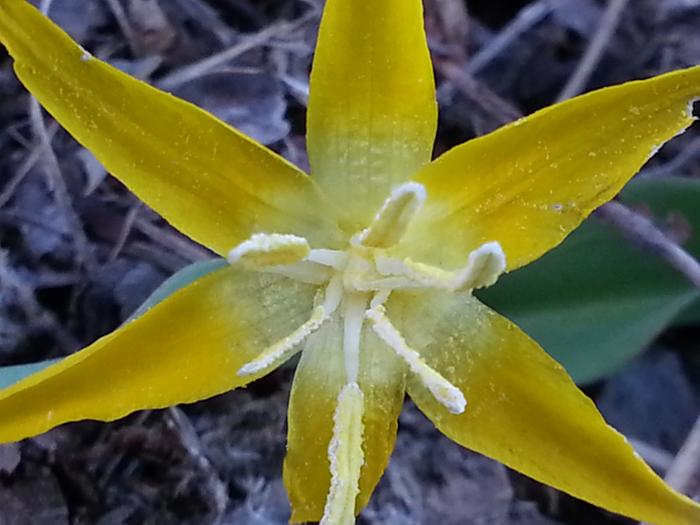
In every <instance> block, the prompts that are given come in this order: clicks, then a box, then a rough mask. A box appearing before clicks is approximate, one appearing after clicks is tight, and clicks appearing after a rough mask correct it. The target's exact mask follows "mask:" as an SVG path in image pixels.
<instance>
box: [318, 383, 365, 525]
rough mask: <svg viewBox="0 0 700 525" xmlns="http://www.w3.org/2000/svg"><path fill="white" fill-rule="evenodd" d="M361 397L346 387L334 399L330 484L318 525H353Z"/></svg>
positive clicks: (355, 387)
mask: <svg viewBox="0 0 700 525" xmlns="http://www.w3.org/2000/svg"><path fill="white" fill-rule="evenodd" d="M363 412H364V395H363V394H362V390H360V387H359V385H358V384H357V383H355V382H351V383H348V384H346V385H345V386H344V387H343V389H342V390H341V391H340V394H339V395H338V404H337V406H336V409H335V414H334V415H333V421H334V425H333V437H332V439H331V442H330V444H329V445H328V460H329V462H330V467H331V484H330V487H329V489H328V496H327V497H326V506H325V508H324V509H323V517H322V518H321V523H320V525H350V524H352V523H354V522H355V500H356V499H357V495H358V494H359V492H360V473H361V471H362V465H363V463H364V453H363V452H362V434H363V432H364V428H363V425H362V415H363Z"/></svg>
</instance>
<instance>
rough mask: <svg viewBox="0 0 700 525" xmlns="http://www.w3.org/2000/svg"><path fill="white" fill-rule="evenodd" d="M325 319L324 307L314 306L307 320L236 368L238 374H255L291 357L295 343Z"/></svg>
mask: <svg viewBox="0 0 700 525" xmlns="http://www.w3.org/2000/svg"><path fill="white" fill-rule="evenodd" d="M327 319H328V314H327V313H326V309H325V308H324V307H323V306H317V307H316V308H314V311H313V313H312V314H311V318H310V319H309V320H308V321H306V322H305V323H304V324H303V325H301V326H300V327H299V328H297V329H296V330H294V331H293V332H292V333H291V334H289V335H288V336H287V337H285V338H283V339H280V340H279V341H277V342H276V343H274V344H273V345H271V346H268V347H267V348H266V349H265V350H263V351H262V353H261V354H260V355H259V356H258V357H256V358H255V359H254V360H253V361H250V362H249V363H246V364H245V365H243V366H242V367H241V368H240V370H238V375H239V376H248V375H253V374H257V373H258V372H260V371H262V370H264V369H266V368H268V367H269V366H271V365H273V364H275V363H280V364H281V362H282V361H285V360H287V359H288V358H290V357H291V355H290V352H291V351H292V350H294V348H296V347H297V345H299V344H301V343H302V342H303V341H304V339H306V338H307V337H309V336H310V335H311V334H312V333H314V332H315V331H316V330H318V329H319V328H320V327H321V325H322V324H323V323H324V322H325V321H326V320H327Z"/></svg>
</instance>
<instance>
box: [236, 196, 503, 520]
mask: <svg viewBox="0 0 700 525" xmlns="http://www.w3.org/2000/svg"><path fill="white" fill-rule="evenodd" d="M425 196H426V195H425V189H424V187H423V186H422V185H420V184H418V183H414V182H410V183H406V184H404V185H402V186H400V187H398V188H396V189H395V190H394V191H393V192H392V193H391V195H390V196H389V198H388V199H387V200H386V201H385V203H384V205H383V206H382V208H381V210H380V211H379V212H378V213H377V214H376V216H375V218H374V220H373V222H372V224H371V225H370V226H369V227H368V228H366V229H365V230H362V231H361V232H359V233H358V234H356V235H355V236H353V237H352V239H351V240H350V243H349V247H348V249H347V250H346V251H340V250H329V249H312V248H311V247H310V246H309V244H308V242H307V241H306V239H304V238H302V237H297V236H295V235H289V234H256V235H253V236H252V237H251V238H250V239H248V240H247V241H245V242H243V243H241V244H239V245H238V246H236V247H235V248H234V249H233V250H231V252H230V253H229V257H228V260H229V262H230V263H231V264H233V265H240V266H242V267H244V268H247V269H251V270H256V271H261V272H271V273H275V274H279V275H283V276H286V277H289V278H292V279H296V280H299V281H302V282H305V283H310V284H314V285H319V286H320V287H323V288H319V290H320V291H319V293H318V294H317V298H316V304H315V307H314V309H313V311H312V313H311V317H310V318H309V320H308V321H306V322H305V323H303V324H302V325H301V326H299V328H297V329H296V330H294V332H292V333H291V334H289V335H288V336H286V337H284V338H283V339H281V340H279V341H277V342H275V343H274V344H272V345H271V346H270V347H268V348H266V349H264V350H263V351H262V352H261V354H260V355H259V356H258V357H257V358H256V359H255V360H253V361H251V362H249V363H247V364H246V365H244V366H243V367H242V368H241V369H240V370H238V374H239V375H253V374H258V373H264V372H267V371H269V370H271V369H273V368H275V367H276V366H279V365H280V364H281V363H282V362H284V361H286V360H287V359H289V358H290V357H291V356H292V355H293V354H294V353H295V352H296V351H298V350H300V349H301V347H302V343H303V342H304V341H305V340H306V339H307V338H308V337H309V336H310V335H311V334H313V333H314V332H315V331H317V330H318V329H319V328H321V326H323V324H324V323H325V322H326V321H328V320H329V319H331V318H332V317H333V316H339V317H340V319H341V320H342V322H343V356H344V362H345V373H346V384H345V386H344V387H343V388H342V389H341V392H340V394H339V396H338V403H337V408H336V412H335V417H334V421H335V424H334V431H333V439H332V441H331V444H330V446H329V450H328V454H329V459H330V464H331V471H332V479H331V488H330V491H329V494H328V499H327V501H326V508H325V512H324V519H323V520H322V522H321V523H322V524H323V523H328V524H331V523H333V524H335V523H346V522H347V523H351V522H352V518H354V501H355V497H356V496H357V492H358V490H359V488H358V482H359V475H360V468H361V466H362V449H361V446H360V445H361V440H362V414H363V408H362V406H363V402H364V401H363V399H364V398H363V394H362V391H361V389H360V387H359V385H358V374H359V363H360V341H361V335H362V330H363V327H364V325H365V322H367V323H368V324H369V325H370V326H371V328H372V330H374V332H375V333H376V334H377V336H378V337H379V338H380V339H381V340H382V341H383V342H384V343H386V344H387V346H389V347H390V348H391V349H393V351H394V352H395V353H396V355H397V356H398V357H399V358H401V359H402V360H403V361H404V362H405V363H406V364H407V365H408V368H409V370H410V371H411V373H413V374H415V375H416V376H417V377H418V378H419V379H420V381H422V382H423V384H424V385H425V387H426V388H427V389H428V390H429V391H430V392H431V393H432V395H433V396H434V397H435V399H436V400H437V401H438V402H440V403H441V404H442V405H443V406H445V408H446V409H447V410H448V411H450V412H451V413H453V414H460V413H462V412H463V411H464V410H465V407H466V404H467V401H466V399H465V398H464V395H463V393H462V392H461V391H460V390H459V389H458V388H457V387H456V386H455V385H453V384H452V383H450V382H449V381H448V380H447V379H446V378H445V377H444V376H442V375H441V374H440V373H439V372H438V371H436V370H435V369H433V368H432V367H430V365H429V364H428V363H426V361H425V360H424V359H423V358H422V357H421V355H420V354H419V353H418V352H417V351H415V350H414V349H412V348H411V347H410V346H409V345H408V343H407V342H406V340H405V339H404V337H403V336H402V335H401V333H400V331H399V330H398V329H397V328H396V327H395V326H394V325H393V324H392V322H391V321H390V319H389V317H388V315H387V311H386V307H385V303H386V302H387V300H388V299H389V297H390V295H391V293H392V292H393V291H395V290H402V289H421V288H422V289H425V288H432V289H442V290H446V291H462V290H465V291H470V290H473V289H475V288H480V287H484V286H489V285H491V284H493V283H494V282H495V281H496V279H497V278H498V276H499V275H500V274H501V273H503V271H504V270H505V255H504V254H503V251H502V250H501V247H500V245H499V244H498V243H497V242H488V243H485V244H483V245H481V246H480V247H479V248H477V249H476V250H474V251H472V252H471V253H469V254H468V256H467V262H466V265H465V266H464V267H463V268H462V269H459V270H457V271H447V270H444V269H441V268H437V267H434V266H430V265H427V264H423V263H420V262H416V261H412V260H411V259H396V258H392V257H390V256H388V255H387V249H388V248H391V247H392V246H394V245H396V244H397V243H398V242H399V241H400V240H401V238H402V237H403V235H404V233H405V232H406V229H407V228H408V225H409V223H410V221H411V219H413V218H414V217H415V215H416V214H417V213H418V211H419V210H420V208H421V206H422V205H423V202H424V200H425ZM321 290H322V291H321ZM358 440H359V444H358ZM358 450H359V452H358ZM357 454H359V462H358V461H357ZM348 516H349V518H348Z"/></svg>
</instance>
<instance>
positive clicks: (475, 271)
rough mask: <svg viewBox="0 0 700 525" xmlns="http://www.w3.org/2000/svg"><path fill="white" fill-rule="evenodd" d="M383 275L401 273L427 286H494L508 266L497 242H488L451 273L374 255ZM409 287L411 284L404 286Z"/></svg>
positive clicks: (378, 268)
mask: <svg viewBox="0 0 700 525" xmlns="http://www.w3.org/2000/svg"><path fill="white" fill-rule="evenodd" d="M375 266H376V268H377V271H378V272H379V273H380V274H381V275H385V276H394V277H398V276H402V277H405V278H407V279H409V280H411V281H413V283H414V287H415V286H416V285H417V286H419V287H424V288H442V289H445V290H450V291H456V290H473V289H475V288H483V287H485V286H491V285H492V284H494V283H495V282H496V280H498V277H499V276H500V275H501V274H502V273H503V272H504V271H505V269H506V256H505V253H503V249H502V248H501V245H500V244H499V243H498V242H495V241H493V242H487V243H484V244H482V245H481V246H479V247H478V248H477V249H476V250H474V251H472V252H471V253H470V254H469V257H468V258H467V264H466V265H465V266H464V268H463V269H461V270H458V271H456V272H449V271H447V270H443V269H442V268H437V267H435V266H430V265H428V264H423V263H420V262H415V261H412V260H411V259H404V260H397V259H392V258H390V257H386V256H384V255H378V256H376V257H375ZM404 287H406V288H410V287H411V286H404Z"/></svg>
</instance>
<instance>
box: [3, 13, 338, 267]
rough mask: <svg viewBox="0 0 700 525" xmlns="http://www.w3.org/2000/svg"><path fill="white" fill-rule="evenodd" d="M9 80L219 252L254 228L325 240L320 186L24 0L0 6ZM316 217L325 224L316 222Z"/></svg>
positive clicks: (182, 226)
mask: <svg viewBox="0 0 700 525" xmlns="http://www.w3.org/2000/svg"><path fill="white" fill-rule="evenodd" d="M0 42H1V43H2V44H4V45H5V46H6V47H7V48H8V50H9V52H10V54H11V56H12V57H13V58H14V60H15V63H14V67H15V71H16V73H17V76H18V77H19V79H20V80H21V81H22V83H24V85H25V86H26V87H27V88H28V89H29V91H31V92H32V94H33V95H34V96H35V97H36V98H37V99H38V100H39V102H41V104H42V105H43V106H44V107H45V108H46V109H47V110H48V111H49V112H50V113H51V114H52V115H53V116H54V117H55V118H56V120H57V121H58V122H59V123H60V124H61V125H62V126H63V127H65V128H66V129H67V130H68V131H69V132H70V133H71V134H72V135H73V136H74V137H75V138H76V139H77V140H78V141H79V142H80V143H81V144H83V146H85V147H86V148H88V149H89V150H90V151H92V152H93V153H94V154H95V156H96V157H97V158H98V159H99V160H100V161H101V162H102V163H103V164H104V166H105V167H106V168H107V169H108V170H109V171H110V172H111V173H112V174H113V175H114V176H115V177H117V178H118V179H119V180H121V181H122V182H123V183H124V184H126V185H127V186H128V187H129V188H130V189H131V190H132V191H134V193H136V194H137V195H138V196H139V197H140V198H141V199H143V200H144V201H145V202H146V203H147V204H148V205H149V206H151V207H153V208H154V209H155V210H156V211H157V212H158V213H160V214H162V215H163V217H165V219H167V220H168V221H169V222H171V223H172V224H173V225H174V226H175V227H176V228H178V229H180V230H181V231H182V232H184V233H186V234H187V235H189V236H190V237H192V238H193V239H194V240H196V241H198V242H201V243H202V244H204V245H206V246H208V247H209V248H211V249H213V250H214V251H216V252H217V253H218V254H220V255H224V256H225V255H226V253H227V252H228V250H230V249H231V248H233V247H234V246H235V245H236V244H238V243H239V242H240V241H242V240H244V239H246V238H248V237H249V236H250V235H251V234H252V233H254V232H257V231H267V232H277V233H288V232H293V233H297V234H299V235H303V236H304V237H306V238H307V239H308V240H309V242H311V243H312V244H313V245H321V244H325V245H328V244H332V243H331V242H330V240H328V239H327V238H326V236H325V235H324V232H323V230H324V229H325V230H328V231H333V229H334V226H332V222H330V223H328V224H327V223H326V222H328V221H329V220H330V218H332V213H330V212H329V211H328V210H329V208H328V207H327V206H326V204H325V201H324V198H323V197H322V195H321V192H320V190H319V189H318V188H317V187H316V185H315V184H314V182H313V181H311V179H310V178H309V177H307V176H306V175H305V174H304V173H302V172H301V171H299V170H298V169H296V168H295V167H294V166H292V165H291V164H289V163H288V162H286V161H285V160H283V159H282V158H281V157H278V156H277V155H275V154H273V153H272V152H270V151H269V150H267V149H266V148H264V147H263V146H261V145H260V144H258V143H256V142H254V141H253V140H252V139H250V138H248V137H246V136H244V135H242V134H241V133H239V132H237V131H235V130H233V129H232V128H231V127H229V126H228V125H227V124H225V123H223V122H221V121H219V120H217V119H216V118H214V117H213V116H212V115H210V114H208V113H206V112H204V111H203V110H201V109H199V108H197V107H196V106H194V105H192V104H190V103H188V102H185V101H183V100H180V99H177V98H175V97H173V96H171V95H169V94H167V93H163V92H161V91H158V90H156V89H154V88H152V87H150V86H148V85H147V84H145V83H143V82H140V81H138V80H136V79H134V78H132V77H130V76H128V75H126V74H124V73H122V72H120V71H118V70H116V69H115V68H113V67H111V66H109V65H107V64H105V63H104V62H101V61H99V60H97V59H95V58H92V57H91V56H90V55H89V54H88V53H86V52H85V50H83V49H82V48H81V47H79V46H78V45H77V44H76V43H75V42H73V41H72V40H71V39H70V38H69V37H68V36H67V35H66V34H65V33H64V32H63V31H62V30H61V29H60V28H59V27H57V26H56V25H54V24H53V23H52V22H51V21H50V20H49V19H48V18H46V17H44V16H43V15H41V14H40V13H39V12H38V11H37V10H36V9H34V8H33V7H32V6H31V5H29V4H28V3H27V2H25V1H24V0H3V1H2V2H0ZM324 220H325V222H324Z"/></svg>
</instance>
